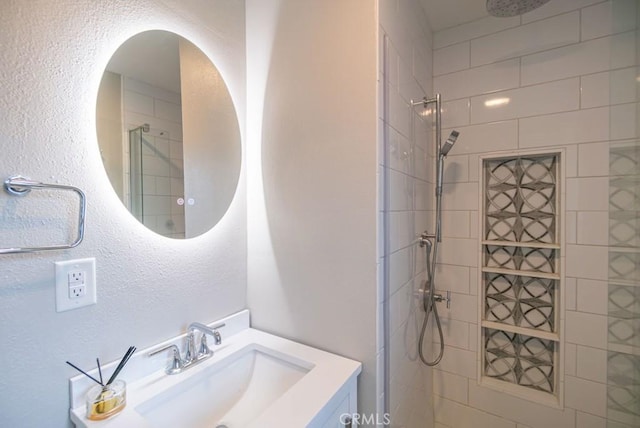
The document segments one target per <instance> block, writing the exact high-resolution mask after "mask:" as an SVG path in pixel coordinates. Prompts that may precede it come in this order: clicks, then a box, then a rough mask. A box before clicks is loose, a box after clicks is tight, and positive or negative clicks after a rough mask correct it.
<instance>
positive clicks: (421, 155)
mask: <svg viewBox="0 0 640 428" xmlns="http://www.w3.org/2000/svg"><path fill="white" fill-rule="evenodd" d="M411 153H412V161H413V167H412V168H413V175H414V176H415V177H416V178H418V179H420V180H423V181H429V182H431V183H433V181H434V180H433V179H432V178H431V176H432V175H433V176H434V177H435V168H434V167H433V165H435V163H434V162H435V160H434V159H433V157H431V156H429V155H428V154H427V153H426V152H425V151H424V150H422V149H421V148H420V147H418V146H413V149H412V150H411Z"/></svg>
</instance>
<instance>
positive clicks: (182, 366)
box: [148, 322, 225, 375]
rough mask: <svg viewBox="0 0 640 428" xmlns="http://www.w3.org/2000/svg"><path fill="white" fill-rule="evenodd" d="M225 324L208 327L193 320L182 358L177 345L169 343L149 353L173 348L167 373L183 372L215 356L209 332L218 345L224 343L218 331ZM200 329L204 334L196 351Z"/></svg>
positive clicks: (151, 354)
mask: <svg viewBox="0 0 640 428" xmlns="http://www.w3.org/2000/svg"><path fill="white" fill-rule="evenodd" d="M224 326H225V324H224V323H222V324H218V325H215V326H213V327H208V326H206V325H204V324H202V323H199V322H193V323H191V324H190V325H189V328H188V329H187V343H186V349H185V352H184V358H180V350H179V349H178V347H177V346H176V345H168V346H165V347H164V348H160V349H157V350H155V351H153V352H150V353H149V354H148V356H149V357H151V356H153V355H156V354H158V353H160V352H163V351H167V350H169V349H171V350H172V351H173V358H172V361H171V363H170V364H169V365H168V366H167V368H166V370H165V372H166V373H167V374H171V375H173V374H178V373H182V372H183V371H185V370H186V369H188V368H189V367H192V366H194V365H196V364H198V363H201V362H202V361H204V360H206V359H207V358H210V357H212V356H213V351H212V350H211V349H210V348H209V346H208V345H207V334H209V335H211V336H213V339H214V343H215V344H216V345H220V344H222V335H221V334H220V332H219V331H218V329H219V328H222V327H224ZM196 330H199V331H200V332H201V333H202V334H201V336H200V346H199V347H198V350H197V351H196V339H195V331H196Z"/></svg>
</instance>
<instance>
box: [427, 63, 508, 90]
mask: <svg viewBox="0 0 640 428" xmlns="http://www.w3.org/2000/svg"><path fill="white" fill-rule="evenodd" d="M519 84H520V59H518V58H516V59H510V60H507V61H502V62H498V63H495V64H489V65H484V66H481V67H474V68H470V69H468V70H463V71H458V72H456V73H450V74H444V75H441V76H438V77H435V78H434V79H433V86H434V90H435V92H438V93H440V94H442V96H443V97H444V98H445V99H456V98H464V97H469V96H473V95H480V94H485V93H488V92H495V91H501V90H505V89H512V88H517V87H518V85H519Z"/></svg>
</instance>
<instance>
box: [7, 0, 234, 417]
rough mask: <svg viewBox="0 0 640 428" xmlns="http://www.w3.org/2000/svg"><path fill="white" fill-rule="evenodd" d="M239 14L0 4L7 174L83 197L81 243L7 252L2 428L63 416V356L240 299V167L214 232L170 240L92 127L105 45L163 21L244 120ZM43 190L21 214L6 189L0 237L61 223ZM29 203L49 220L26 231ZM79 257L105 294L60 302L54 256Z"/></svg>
mask: <svg viewBox="0 0 640 428" xmlns="http://www.w3.org/2000/svg"><path fill="white" fill-rule="evenodd" d="M243 23H244V3H243V2H241V1H228V0H220V1H198V0H189V1H186V2H184V1H177V0H176V1H160V0H133V1H128V2H120V1H101V2H96V1H93V0H84V1H83V0H57V1H48V0H40V1H29V2H24V1H19V0H15V1H12V0H8V1H3V2H1V3H0V28H2V30H1V31H0V45H2V49H1V50H0V75H2V76H3V78H2V83H1V84H0V85H1V86H0V117H2V120H1V121H0V148H1V149H2V157H1V159H0V177H2V179H4V178H5V177H7V176H9V175H11V174H15V173H20V174H24V175H27V176H29V177H31V178H33V179H36V180H42V181H48V182H60V183H68V184H72V185H78V186H80V187H81V188H82V189H83V190H84V191H85V192H86V194H87V199H88V211H87V230H86V237H85V241H84V242H83V243H82V244H81V245H80V246H79V247H77V248H76V249H73V250H69V251H55V252H49V253H36V254H27V255H4V256H0V266H1V268H0V338H1V340H2V350H3V352H2V353H0V366H2V367H3V374H2V382H0V401H1V402H2V406H1V407H2V411H1V412H0V426H6V427H18V426H20V427H45V426H46V427H54V426H55V427H63V426H67V425H68V424H69V423H68V406H69V403H68V384H67V379H68V378H69V377H71V376H74V375H75V372H74V371H73V370H72V369H71V368H70V367H68V366H67V365H66V364H65V361H66V360H70V361H73V362H75V363H77V364H78V365H79V366H81V367H86V368H90V367H92V366H93V365H94V362H95V358H96V357H100V359H101V361H104V362H107V361H110V360H114V359H117V358H119V357H120V356H121V355H122V353H123V352H124V351H125V350H126V348H127V346H129V345H136V346H138V347H139V348H143V347H145V346H148V345H151V344H153V343H157V342H158V341H161V340H164V339H166V338H168V337H171V336H173V335H175V334H177V333H179V332H181V331H182V330H183V329H184V328H185V327H186V325H187V323H189V322H190V321H194V320H198V321H203V322H208V321H212V320H214V319H216V318H219V317H222V316H224V315H226V314H229V313H232V312H235V311H237V310H240V309H242V308H244V307H245V293H246V288H245V287H246V207H245V183H244V177H241V180H240V185H239V192H238V194H237V196H236V198H235V199H234V202H233V204H232V206H231V208H230V210H229V212H228V213H227V215H226V216H225V218H223V220H222V221H221V222H220V223H219V224H218V226H217V227H216V228H215V229H214V230H212V231H210V232H209V233H207V234H205V235H203V236H201V237H198V238H196V239H193V240H186V241H178V240H171V239H167V238H162V237H160V236H157V235H155V234H153V233H151V232H149V231H147V230H146V229H144V228H143V227H142V226H141V225H140V224H139V223H138V222H137V221H136V220H135V219H134V218H133V217H132V216H131V215H130V214H129V213H128V212H127V211H126V209H125V208H124V206H123V205H122V204H121V203H120V201H119V199H118V197H117V195H116V193H115V192H114V191H113V190H112V189H111V186H110V184H109V180H108V178H107V175H106V173H105V171H104V168H103V167H102V164H101V160H100V154H99V151H98V145H97V142H96V131H95V103H96V95H97V90H98V85H99V82H100V77H101V75H102V71H103V69H104V66H105V65H106V63H107V61H108V60H109V57H110V55H111V54H112V53H113V52H114V51H115V49H116V48H117V47H118V45H119V44H120V43H121V42H123V41H124V40H126V39H127V38H128V37H130V36H131V35H133V34H134V33H136V32H139V31H144V30H149V29H154V28H157V29H164V30H169V31H174V32H176V33H178V34H181V35H183V36H184V37H186V38H188V39H190V40H191V41H193V42H194V43H195V44H197V45H199V46H200V47H201V49H202V50H203V51H204V52H205V53H207V54H209V55H210V56H211V58H212V60H213V61H214V63H215V64H216V65H217V66H218V68H219V69H220V71H221V73H222V74H223V75H224V76H225V77H226V78H227V84H228V85H229V87H230V91H231V94H232V97H233V99H234V102H235V103H236V106H237V108H238V111H239V113H240V126H241V129H244V113H243V112H244V108H243V102H244V97H245V87H244V70H245V67H244V66H245V63H244V55H245V50H244V34H245V29H244V25H243ZM35 197H36V196H35V195H34V198H35ZM52 197H55V196H52ZM46 199H47V198H43V200H42V203H36V206H35V207H34V208H33V209H32V210H31V211H29V212H27V213H26V217H25V218H24V219H23V220H18V221H14V220H13V218H14V211H16V212H18V213H20V212H21V209H20V208H21V207H23V206H25V205H26V204H29V203H30V201H29V200H27V199H22V200H19V201H17V200H16V198H12V197H9V196H7V195H6V194H5V193H4V192H1V193H0V210H1V215H2V222H1V226H0V229H1V235H0V236H1V238H0V240H1V244H0V245H2V246H4V245H5V244H9V245H20V244H23V245H35V244H38V243H39V242H40V241H41V239H44V238H46V236H47V235H49V234H52V232H55V231H53V229H58V228H60V227H61V226H60V223H61V224H62V225H64V224H66V222H67V221H66V220H65V219H64V218H60V219H59V218H58V217H60V216H57V214H56V212H55V211H53V210H49V211H48V212H47V213H42V212H39V208H38V207H39V206H44V205H45V204H46ZM31 214H33V215H36V214H37V215H46V217H44V218H43V219H42V221H41V222H40V221H39V222H37V223H36V224H34V228H33V229H24V226H25V224H26V222H27V221H30V220H32V215H31ZM58 220H60V222H58ZM9 225H10V226H11V227H12V228H16V229H17V230H13V229H10V228H9V227H8V226H9ZM20 229H23V230H20ZM79 257H95V258H96V260H97V281H98V304H97V305H95V306H91V307H86V308H82V309H79V310H75V311H70V312H63V313H56V311H55V294H54V268H53V262H54V261H57V260H68V259H74V258H79Z"/></svg>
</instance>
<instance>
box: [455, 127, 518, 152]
mask: <svg viewBox="0 0 640 428" xmlns="http://www.w3.org/2000/svg"><path fill="white" fill-rule="evenodd" d="M450 131H451V129H445V130H444V132H443V135H449V132H450ZM458 131H459V132H460V136H459V137H458V140H457V141H456V145H455V148H454V149H453V150H455V152H456V154H465V153H485V152H493V151H503V150H515V149H517V147H518V121H517V120H508V121H504V122H494V123H487V124H481V125H471V126H465V127H460V128H459V129H458Z"/></svg>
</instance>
